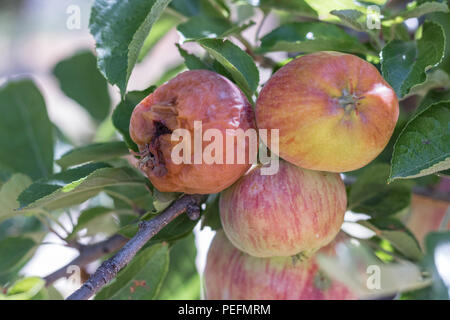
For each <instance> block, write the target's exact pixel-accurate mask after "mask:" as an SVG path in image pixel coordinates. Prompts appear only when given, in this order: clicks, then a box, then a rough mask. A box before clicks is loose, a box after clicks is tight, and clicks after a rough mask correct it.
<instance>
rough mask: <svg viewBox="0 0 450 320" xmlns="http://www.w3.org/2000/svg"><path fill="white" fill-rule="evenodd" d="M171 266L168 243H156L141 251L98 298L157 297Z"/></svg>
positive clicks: (136, 298) (141, 298) (133, 298)
mask: <svg viewBox="0 0 450 320" xmlns="http://www.w3.org/2000/svg"><path fill="white" fill-rule="evenodd" d="M168 267H169V248H168V245H167V244H156V245H153V246H150V247H148V248H146V249H144V250H143V251H141V252H140V253H139V254H138V255H137V256H136V257H135V258H134V259H133V261H131V262H130V264H128V266H126V267H125V268H124V269H123V270H122V271H120V273H119V275H118V276H117V277H116V279H114V281H113V282H111V284H109V285H107V286H106V287H104V288H103V289H102V290H101V291H100V292H99V293H98V294H97V295H96V296H95V299H97V300H105V299H111V300H120V299H123V300H150V299H154V298H156V297H157V295H158V292H159V289H160V287H161V284H162V282H163V280H164V278H165V276H166V274H167V271H168Z"/></svg>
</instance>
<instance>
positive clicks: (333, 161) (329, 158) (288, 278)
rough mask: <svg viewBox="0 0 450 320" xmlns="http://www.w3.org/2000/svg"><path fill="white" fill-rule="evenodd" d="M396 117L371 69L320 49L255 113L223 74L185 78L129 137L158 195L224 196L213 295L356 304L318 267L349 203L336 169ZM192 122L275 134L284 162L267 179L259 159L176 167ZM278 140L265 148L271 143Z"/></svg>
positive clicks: (364, 158) (140, 117)
mask: <svg viewBox="0 0 450 320" xmlns="http://www.w3.org/2000/svg"><path fill="white" fill-rule="evenodd" d="M398 113H399V108H398V100H397V97H396V95H395V92H394V91H393V89H392V88H391V87H390V86H389V84H388V83H387V82H386V81H385V80H384V79H383V78H382V76H381V75H380V73H379V72H378V70H377V69H376V68H375V67H374V66H373V65H371V64H370V63H368V62H366V61H364V60H362V59H360V58H358V57H356V56H354V55H350V54H344V53H339V52H317V53H313V54H308V55H304V56H301V57H299V58H297V59H294V60H292V61H291V62H289V63H288V64H286V65H285V66H283V67H282V68H280V69H279V70H278V71H277V72H276V73H275V74H273V75H272V77H271V78H270V79H269V81H268V82H267V83H266V84H265V85H264V87H263V88H262V90H261V92H260V94H259V96H258V98H257V101H256V106H255V112H253V109H252V107H251V104H250V103H249V101H248V100H247V98H246V96H245V95H244V94H243V93H242V92H241V91H240V89H239V88H238V87H237V86H236V85H235V84H234V83H233V82H231V81H230V80H228V79H226V78H225V77H223V76H221V75H219V74H216V73H214V72H212V71H207V70H192V71H187V72H184V73H182V74H180V75H178V76H177V77H175V78H174V79H172V80H171V81H169V82H167V83H166V84H164V85H162V86H161V87H159V88H158V89H157V90H156V91H155V92H154V93H152V94H150V95H149V96H148V97H147V98H146V99H144V100H143V101H142V102H141V103H140V104H139V105H138V106H136V108H135V110H134V111H133V114H132V117H131V122H130V134H131V137H132V139H133V140H134V142H136V144H137V145H138V146H139V151H140V153H139V155H140V156H141V160H140V167H141V169H142V170H143V171H144V172H145V174H146V175H147V176H148V178H149V179H150V180H151V182H152V184H153V185H154V186H155V187H156V188H157V189H158V190H160V191H164V192H184V193H190V194H194V193H198V194H209V193H218V192H221V195H220V201H219V209H220V219H221V222H222V227H223V231H222V230H221V231H218V232H217V234H216V236H215V238H214V240H213V242H212V244H211V247H210V249H209V252H208V257H207V264H206V270H205V275H204V277H205V290H206V297H207V298H208V299H355V298H357V296H356V295H355V294H354V293H352V292H351V290H350V289H349V288H347V287H345V285H343V284H341V283H339V282H337V281H335V280H332V279H330V278H328V277H327V276H326V275H325V274H323V273H322V272H321V271H320V270H319V268H318V265H317V261H316V253H317V252H320V253H322V254H326V255H332V254H334V252H335V248H336V244H337V242H339V241H340V239H341V237H337V235H338V234H339V230H340V228H341V225H342V223H343V221H344V214H345V211H346V206H347V197H346V189H345V185H344V183H343V181H342V179H341V176H340V173H342V172H347V171H353V170H356V169H359V168H361V167H363V166H365V165H367V164H368V163H369V162H370V161H372V160H373V159H374V158H375V157H376V156H377V155H378V154H380V153H381V151H382V150H383V149H384V147H385V146H386V145H387V143H388V141H389V139H390V137H391V135H392V133H393V130H394V127H395V125H396V122H397V118H398ZM194 121H202V125H203V128H214V129H216V130H218V131H219V132H222V133H223V134H224V136H226V135H227V132H228V131H227V130H228V129H243V130H246V129H256V128H259V129H270V130H272V129H274V130H278V132H279V141H277V142H278V145H277V146H278V148H277V150H272V149H271V150H270V151H271V152H275V153H276V155H277V156H279V157H280V162H279V169H278V171H277V172H276V173H275V174H272V175H264V174H262V172H261V171H262V169H263V168H264V165H263V164H257V165H252V164H251V163H244V164H242V163H241V164H238V163H225V162H223V163H220V164H218V163H215V164H206V163H196V162H195V161H194V159H193V161H189V162H188V163H182V164H178V163H174V162H173V160H172V158H171V154H172V151H173V149H174V148H175V146H176V145H177V143H178V141H174V139H173V137H172V136H171V134H172V133H173V132H174V131H175V130H176V129H180V128H182V129H186V130H188V131H191V132H193V131H194ZM269 132H271V131H269ZM271 139H272V137H271V135H270V134H269V135H267V137H265V138H263V137H261V142H262V143H263V144H265V145H266V146H272V145H273V143H272V142H273V141H271ZM223 142H224V141H223ZM224 143H225V142H224ZM248 144H249V142H246V145H245V148H244V150H245V151H244V152H245V153H246V155H247V156H248V153H249V145H248ZM207 146H208V142H207V141H206V142H205V141H204V142H203V145H202V147H203V148H206V147H207ZM238 150H239V149H238V145H237V142H236V144H232V145H227V147H226V148H224V149H223V153H222V155H221V156H222V157H223V158H224V159H225V158H226V156H227V153H229V152H233V155H236V154H237V153H238ZM184 156H187V157H191V156H192V155H191V154H184Z"/></svg>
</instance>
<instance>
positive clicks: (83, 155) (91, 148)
mask: <svg viewBox="0 0 450 320" xmlns="http://www.w3.org/2000/svg"><path fill="white" fill-rule="evenodd" d="M128 154H129V151H128V148H127V146H126V144H125V143H124V142H122V141H111V142H104V143H94V144H90V145H87V146H83V147H79V148H75V149H72V150H70V151H68V152H66V153H65V154H63V155H62V156H61V158H59V159H58V160H56V163H57V164H59V165H60V166H61V168H62V169H63V170H65V169H67V168H68V167H72V166H75V165H79V164H83V163H86V162H91V161H95V162H98V161H105V160H110V159H114V158H118V157H121V156H125V155H128Z"/></svg>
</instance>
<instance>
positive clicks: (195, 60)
mask: <svg viewBox="0 0 450 320" xmlns="http://www.w3.org/2000/svg"><path fill="white" fill-rule="evenodd" d="M176 46H177V48H178V51H179V52H180V55H181V56H182V57H183V59H184V64H185V65H186V67H187V68H188V69H189V70H196V69H205V70H212V67H211V66H209V65H208V64H207V63H205V62H203V60H201V59H200V58H199V57H197V56H195V55H193V54H190V53H188V52H187V51H186V50H184V49H183V48H182V47H181V46H180V45H179V44H176Z"/></svg>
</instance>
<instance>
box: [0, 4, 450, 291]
mask: <svg viewBox="0 0 450 320" xmlns="http://www.w3.org/2000/svg"><path fill="white" fill-rule="evenodd" d="M386 2H387V1H385V0H371V1H358V2H357V1H351V0H339V1H337V0H336V1H335V0H328V1H316V0H286V1H274V0H260V1H250V0H248V1H245V0H172V1H171V0H134V1H120V0H109V1H106V0H95V1H94V2H93V6H92V9H91V15H90V22H89V30H90V33H91V35H92V37H93V38H94V39H95V43H96V50H95V52H92V51H90V50H88V49H86V48H80V50H79V52H77V53H75V54H74V55H72V56H69V57H66V58H65V59H63V60H62V61H60V62H59V63H57V64H56V65H55V66H54V68H53V69H52V70H50V71H51V72H52V74H53V76H54V78H55V80H56V81H57V82H58V83H59V86H60V89H61V91H62V92H63V93H64V94H66V95H67V96H68V97H69V98H71V99H72V100H74V101H75V102H77V103H78V104H79V106H80V107H81V108H84V109H85V110H86V111H87V113H88V114H89V115H90V116H91V117H92V120H93V122H94V123H96V125H97V128H98V134H97V135H96V136H95V137H92V142H91V143H89V144H86V145H82V146H79V145H75V144H73V143H72V142H71V141H70V140H69V139H68V138H67V137H65V136H64V135H63V134H62V132H61V131H60V130H59V128H58V127H57V126H56V125H55V124H54V123H52V122H51V121H50V120H49V117H48V115H47V110H46V103H45V99H44V96H45V91H46V88H40V87H38V86H37V85H36V83H34V82H33V80H31V79H29V78H22V79H20V80H11V81H9V82H7V83H6V84H4V85H3V86H2V87H1V88H0V112H1V114H2V117H0V146H1V148H0V288H1V289H2V290H0V299H60V298H61V295H60V294H59V293H58V292H57V291H56V290H55V289H54V288H53V287H47V288H46V287H45V281H44V280H43V279H41V278H39V277H28V278H23V277H22V276H21V270H22V268H23V267H24V265H26V264H27V262H28V261H30V259H31V258H32V257H33V256H34V254H35V253H36V250H37V249H38V248H39V246H41V245H43V239H44V237H45V236H46V234H47V233H48V232H49V228H48V225H49V224H52V225H53V224H57V223H58V219H60V218H62V217H63V216H65V215H67V214H68V212H69V211H74V212H79V216H78V219H77V221H73V226H72V229H71V230H68V233H67V234H66V235H65V237H66V240H67V241H73V240H78V239H80V238H85V239H86V238H89V237H92V236H97V235H100V236H103V237H105V236H109V235H113V234H117V233H118V234H121V235H123V236H125V237H131V236H133V234H134V233H135V232H136V230H137V224H138V223H139V221H140V220H141V219H149V218H151V217H152V216H154V215H156V214H158V212H160V211H161V210H163V209H164V208H166V207H167V206H168V205H170V203H171V202H172V201H174V199H176V198H177V197H179V196H180V195H179V194H164V193H160V192H158V191H157V190H153V188H152V186H151V185H150V183H149V181H148V180H147V179H145V178H144V177H143V175H142V174H141V173H139V172H138V171H137V170H136V169H135V168H134V167H132V166H131V165H130V164H129V162H128V161H125V160H124V158H123V157H124V156H126V155H128V154H129V149H131V150H135V151H136V150H137V147H136V145H135V144H134V143H133V142H132V140H131V139H130V136H129V132H128V126H129V121H130V116H131V112H132V110H133V108H134V106H135V105H136V104H137V103H138V102H139V101H140V100H141V99H143V98H144V97H145V96H146V95H148V94H149V93H150V92H152V91H153V90H154V89H155V88H156V87H157V86H158V85H160V84H161V83H163V82H164V81H166V80H168V79H170V78H172V77H173V76H175V75H176V74H177V73H179V72H181V71H183V70H188V69H190V70H192V69H209V70H213V71H216V72H218V73H220V74H222V75H224V76H225V77H228V78H229V79H230V80H231V81H233V82H235V83H236V84H237V85H238V86H239V87H240V88H241V89H242V91H243V92H244V93H245V94H246V95H247V97H249V99H250V100H251V101H252V102H254V101H255V99H256V97H257V95H258V92H259V90H260V88H261V87H262V86H263V85H264V83H262V82H261V78H260V72H261V71H263V70H264V72H266V73H267V72H269V73H270V72H274V71H276V70H277V69H278V68H280V67H281V66H282V65H284V64H285V63H287V62H288V61H289V60H290V59H292V58H294V57H296V56H299V55H302V54H305V53H311V52H316V51H321V50H335V51H342V52H347V53H352V54H355V55H358V56H359V57H361V58H363V59H366V60H367V61H369V62H371V63H372V64H374V65H375V66H376V67H377V68H378V69H379V70H380V72H382V74H383V76H384V78H385V79H386V80H387V81H388V82H389V84H390V85H391V86H392V87H393V88H394V90H395V92H396V93H397V95H398V98H399V100H400V104H401V114H400V119H399V122H398V127H397V128H396V130H395V133H394V136H393V137H392V139H391V141H390V143H389V145H388V146H387V147H386V149H385V150H384V151H383V153H382V154H381V155H380V156H379V157H378V158H377V159H375V160H374V161H373V162H372V163H370V164H369V165H368V166H367V167H365V168H363V169H360V170H358V171H355V172H350V173H347V174H346V180H348V181H350V182H351V183H350V184H349V185H348V209H349V210H351V211H352V212H355V213H362V214H365V215H366V216H365V217H366V218H361V219H360V220H357V221H356V222H353V223H356V224H359V225H360V226H363V227H365V228H368V229H370V230H372V231H373V232H374V233H373V234H374V236H373V237H371V238H369V239H359V240H360V245H359V246H355V245H352V244H351V243H350V244H348V245H347V246H346V247H345V250H343V252H344V251H345V252H344V254H343V255H342V256H339V255H338V256H337V257H336V258H333V259H331V258H326V257H322V258H321V259H320V264H321V267H322V268H323V269H324V270H325V271H326V272H327V273H328V274H330V276H332V277H333V276H336V277H338V278H339V279H341V280H343V281H344V282H345V283H347V284H349V285H352V286H353V287H355V288H356V287H362V284H361V281H359V280H358V277H355V276H354V275H355V274H357V272H358V266H360V265H361V264H362V265H371V264H377V265H380V268H381V272H382V275H383V277H385V278H384V279H385V280H383V286H382V289H380V292H379V293H380V294H382V295H383V294H384V295H395V297H396V298H397V299H415V298H425V299H437V298H439V299H442V298H443V299H448V298H449V296H448V292H449V289H450V283H449V282H448V271H449V270H446V271H447V276H446V277H447V278H445V277H443V275H442V270H441V269H440V268H439V265H438V263H437V260H436V257H437V256H438V251H437V250H438V249H439V248H440V249H441V250H442V248H445V247H447V249H448V246H450V232H449V231H445V230H440V231H437V232H432V233H430V234H429V235H428V237H427V239H426V244H425V246H423V247H422V246H420V245H419V242H418V241H417V240H416V239H415V237H414V234H412V233H411V232H410V231H409V230H408V229H407V228H406V227H405V225H404V224H403V223H402V214H404V213H405V212H407V211H408V210H409V207H410V202H411V195H412V193H413V192H414V190H417V189H420V190H424V189H425V190H433V188H434V187H435V186H436V185H437V184H438V183H439V180H440V179H442V178H443V177H445V176H448V174H449V169H450V13H449V8H448V3H447V2H446V1H427V0H417V1H412V2H408V3H407V4H406V5H403V6H402V5H400V6H390V5H389V3H386ZM374 5H375V6H376V8H378V9H379V12H380V14H381V20H380V21H379V22H380V24H379V27H378V28H377V27H375V28H373V27H371V25H370V24H369V23H368V17H369V15H370V14H372V13H373V10H374V7H373V6H374ZM268 15H270V16H271V17H275V20H276V21H277V23H278V25H276V26H274V27H273V28H272V30H270V31H268V32H265V34H260V33H257V38H256V39H246V38H245V36H244V34H245V31H246V30H247V29H249V28H256V27H257V26H255V24H256V22H255V21H256V18H257V17H259V18H258V19H259V20H258V21H260V20H261V19H260V17H261V16H268ZM172 29H176V30H177V31H178V33H179V35H180V39H181V40H180V42H179V43H173V47H172V50H175V51H178V52H179V55H180V58H182V59H183V61H184V62H183V63H181V64H179V65H175V66H174V67H173V68H170V69H169V70H167V73H166V74H163V75H162V76H161V79H160V80H159V81H157V82H155V83H154V84H153V85H152V86H150V87H149V88H148V89H147V90H144V91H128V90H127V87H128V86H127V84H128V81H129V79H130V77H131V76H132V72H133V68H134V67H135V66H136V65H137V64H139V63H141V62H142V61H143V60H145V59H146V57H147V55H148V54H149V53H150V52H151V51H152V49H153V47H154V46H155V45H156V44H157V43H158V42H159V40H161V39H162V38H163V37H164V35H165V34H166V33H167V32H168V31H170V30H172ZM188 42H189V47H190V48H191V47H192V46H196V48H197V49H198V50H196V51H195V53H193V52H189V50H187V49H186V48H185V44H186V43H188ZM273 52H278V53H280V52H281V53H284V56H285V58H283V59H275V58H272V57H274V56H273V55H271V53H273ZM154 63H155V64H157V63H159V62H158V61H154ZM108 86H114V88H115V89H116V90H118V91H119V92H120V95H121V97H122V100H121V102H120V103H119V104H118V105H117V106H112V105H111V104H112V103H111V101H112V99H111V97H110V95H109V91H108ZM43 93H44V94H43ZM105 128H106V129H105ZM108 128H109V130H108ZM80 130H83V129H82V128H80ZM61 146H64V147H66V148H67V149H70V150H69V151H68V152H66V153H65V154H63V155H62V156H60V157H55V152H54V150H55V149H56V148H58V147H61ZM217 203H218V195H217V194H213V195H210V196H209V197H208V198H207V200H206V202H205V205H204V206H203V211H202V217H201V222H199V223H200V224H201V227H202V228H203V227H211V228H212V229H214V230H215V229H219V228H220V227H221V226H220V220H219V218H218V204H217ZM448 215H449V214H448V213H447V216H448ZM447 218H448V217H447ZM195 225H196V222H193V221H190V220H189V219H188V218H187V217H185V216H180V217H178V218H177V219H175V220H174V221H173V222H172V223H170V224H169V225H168V226H167V227H166V228H165V229H164V230H163V231H162V232H160V233H159V234H158V235H157V236H156V237H155V238H154V239H152V240H151V241H150V243H148V245H147V246H146V247H145V248H144V249H142V250H141V251H140V252H139V254H138V255H137V256H136V257H135V258H134V259H133V261H132V262H131V263H130V264H129V265H128V266H127V267H126V268H125V269H124V270H122V271H121V272H120V273H119V275H118V277H117V278H116V279H115V281H114V282H112V283H111V284H110V285H108V286H106V287H105V288H103V289H102V290H101V291H100V292H99V293H98V294H97V296H96V298H97V299H177V298H181V299H198V298H200V275H199V274H198V273H197V270H196V267H195V256H196V248H195V243H194V237H193V234H192V229H193V228H194V226H195ZM446 252H447V256H446V258H447V263H448V259H450V256H449V255H448V250H447V251H446ZM424 275H425V276H424ZM419 278H420V280H418V279H419ZM135 279H140V280H145V286H148V288H144V289H143V288H141V287H140V286H139V285H137V284H136V282H135ZM392 279H397V280H399V279H400V280H399V281H391V280H392ZM365 289H366V288H361V290H365Z"/></svg>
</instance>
